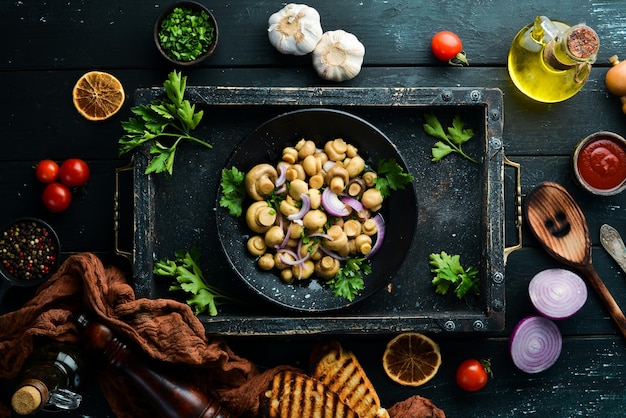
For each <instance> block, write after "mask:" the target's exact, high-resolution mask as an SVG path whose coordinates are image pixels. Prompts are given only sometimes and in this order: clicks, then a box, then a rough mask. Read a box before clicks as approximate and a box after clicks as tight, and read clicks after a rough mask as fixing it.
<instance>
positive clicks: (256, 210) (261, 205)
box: [246, 200, 276, 234]
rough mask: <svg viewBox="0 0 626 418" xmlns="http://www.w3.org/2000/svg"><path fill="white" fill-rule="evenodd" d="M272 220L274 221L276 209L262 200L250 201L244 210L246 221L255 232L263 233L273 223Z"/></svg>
mask: <svg viewBox="0 0 626 418" xmlns="http://www.w3.org/2000/svg"><path fill="white" fill-rule="evenodd" d="M274 222H276V210H274V208H272V207H271V206H269V205H268V204H267V202H265V201H263V200H260V201H256V202H254V203H252V204H251V205H250V206H249V207H248V210H247V211H246V223H247V224H248V227H249V228H250V229H251V230H253V231H254V232H256V233H259V234H263V233H265V232H266V231H267V230H268V229H270V228H271V226H272V225H274Z"/></svg>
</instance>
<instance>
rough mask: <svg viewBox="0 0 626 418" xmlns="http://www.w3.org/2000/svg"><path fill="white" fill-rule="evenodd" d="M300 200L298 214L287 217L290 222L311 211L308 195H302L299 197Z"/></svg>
mask: <svg viewBox="0 0 626 418" xmlns="http://www.w3.org/2000/svg"><path fill="white" fill-rule="evenodd" d="M300 199H301V200H302V206H301V207H300V210H299V211H298V213H294V214H291V215H289V216H287V219H288V220H290V221H295V220H296V219H302V218H303V217H304V215H306V213H307V212H308V211H309V210H310V209H311V198H310V197H309V195H308V194H306V193H302V194H301V195H300Z"/></svg>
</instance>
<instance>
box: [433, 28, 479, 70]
mask: <svg viewBox="0 0 626 418" xmlns="http://www.w3.org/2000/svg"><path fill="white" fill-rule="evenodd" d="M430 48H431V49H432V51H433V54H435V56H436V57H437V58H438V59H439V60H441V61H446V62H448V63H449V64H452V65H469V62H468V61H467V57H466V56H465V52H464V51H463V43H462V42H461V38H459V37H458V35H457V34H456V33H454V32H450V31H447V30H444V31H441V32H437V33H436V34H435V36H433V39H432V40H431V41H430Z"/></svg>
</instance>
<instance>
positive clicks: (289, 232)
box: [276, 222, 293, 249]
mask: <svg viewBox="0 0 626 418" xmlns="http://www.w3.org/2000/svg"><path fill="white" fill-rule="evenodd" d="M292 225H293V223H291V222H290V223H289V226H288V227H287V231H286V232H285V239H284V240H283V242H281V243H280V244H279V245H278V247H276V248H277V249H278V248H285V247H286V246H287V242H289V238H290V234H291V226H292ZM280 227H281V228H282V227H283V225H282V222H281V225H280Z"/></svg>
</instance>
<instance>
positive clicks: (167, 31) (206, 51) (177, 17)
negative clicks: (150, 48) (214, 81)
mask: <svg viewBox="0 0 626 418" xmlns="http://www.w3.org/2000/svg"><path fill="white" fill-rule="evenodd" d="M217 38H218V28H217V21H216V20H215V16H213V13H211V11H210V10H209V9H208V8H207V7H205V6H204V5H202V4H200V3H196V2H194V1H181V2H177V3H174V4H172V5H171V6H169V7H168V8H166V9H165V10H164V11H163V12H162V13H161V14H160V15H159V17H158V19H157V21H156V23H155V24H154V42H155V44H156V46H157V49H158V50H159V52H160V53H161V55H163V57H164V58H165V59H166V60H168V61H169V62H171V63H173V64H176V65H181V66H191V65H195V64H198V63H199V62H201V61H203V60H204V59H206V58H207V57H209V56H210V55H211V54H213V51H215V47H216V46H217Z"/></svg>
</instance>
